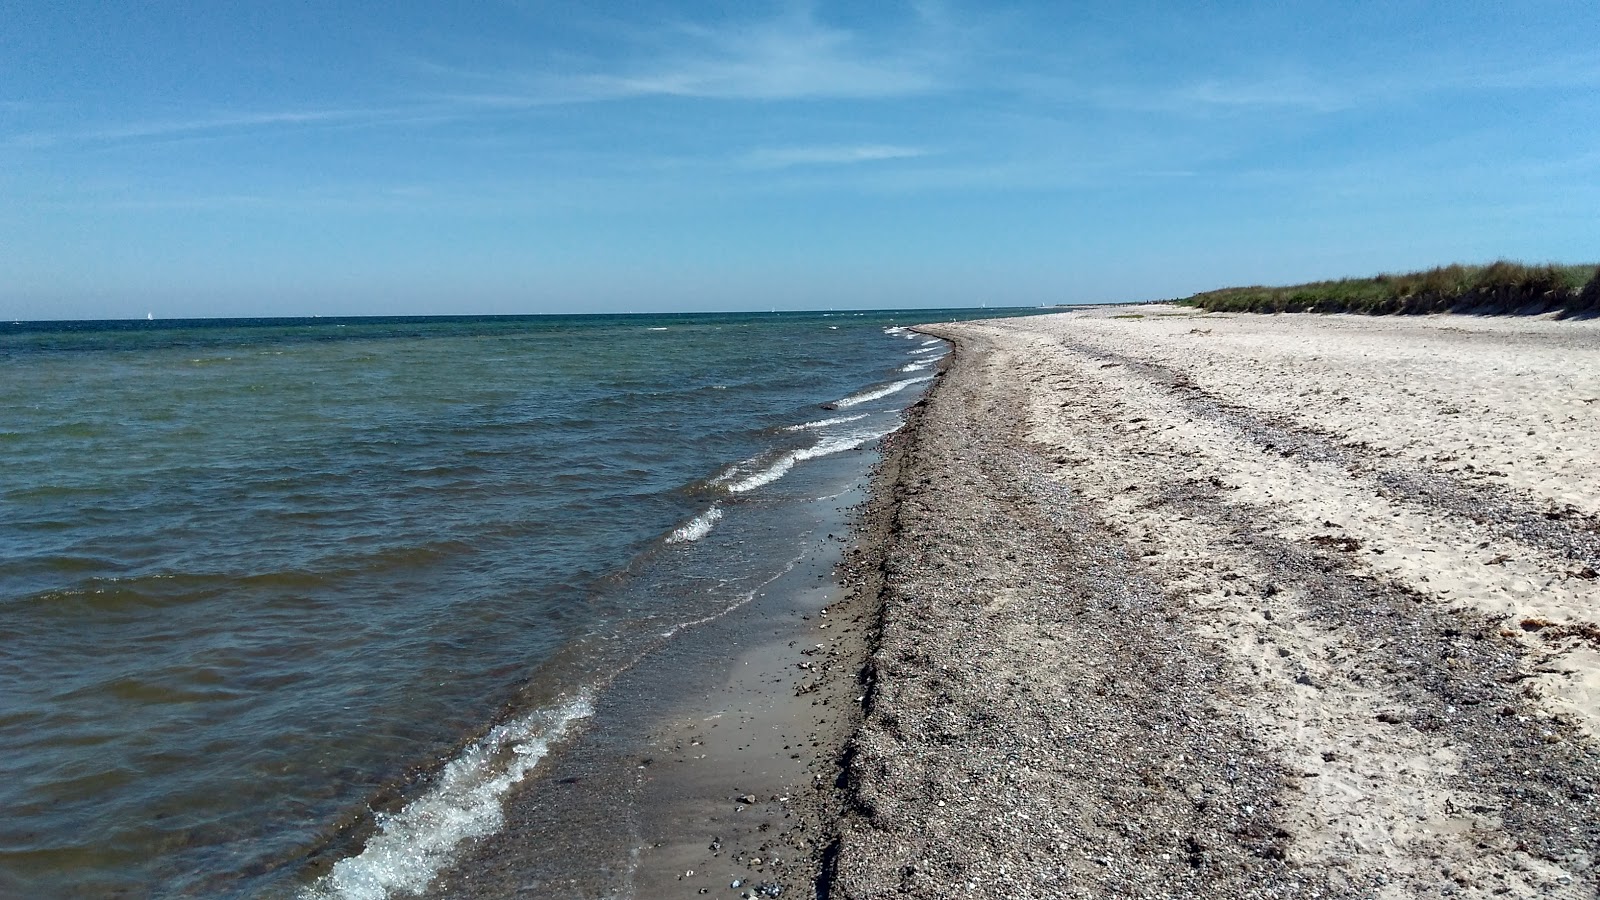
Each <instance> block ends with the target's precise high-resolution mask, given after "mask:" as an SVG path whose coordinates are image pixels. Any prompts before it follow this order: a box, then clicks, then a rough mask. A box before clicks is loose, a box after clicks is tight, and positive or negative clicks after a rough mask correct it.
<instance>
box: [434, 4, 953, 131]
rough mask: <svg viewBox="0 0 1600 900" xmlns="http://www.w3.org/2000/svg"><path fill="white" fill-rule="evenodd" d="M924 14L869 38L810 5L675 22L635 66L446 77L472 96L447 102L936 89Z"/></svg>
mask: <svg viewBox="0 0 1600 900" xmlns="http://www.w3.org/2000/svg"><path fill="white" fill-rule="evenodd" d="M946 31H947V29H945V28H944V27H943V26H942V25H940V24H939V21H938V20H937V19H936V17H935V16H934V15H933V12H932V8H931V7H930V8H929V9H927V10H920V11H919V13H918V15H917V16H916V17H915V18H914V19H913V20H912V21H911V22H910V23H909V24H908V25H907V26H906V28H905V29H903V30H901V31H898V32H896V33H892V34H888V33H886V34H873V35H868V34H865V33H863V32H860V31H853V30H850V29H846V28H840V27H836V26H832V25H828V24H825V23H823V22H821V21H818V19H817V18H816V15H815V13H814V12H813V11H812V9H811V8H810V7H809V6H801V7H796V8H793V9H790V10H788V11H786V12H785V13H784V14H782V15H780V16H777V17H775V18H771V19H766V20H761V21H746V22H727V23H719V24H717V25H705V24H699V23H678V24H676V25H673V26H670V27H667V28H664V29H653V30H651V31H650V32H649V37H648V38H646V39H643V40H642V41H641V42H642V44H643V45H642V46H640V47H637V48H635V49H634V50H633V51H632V52H630V53H628V54H625V56H626V57H630V58H632V59H637V60H638V61H637V62H630V63H627V64H622V65H616V64H611V63H604V62H593V63H591V64H590V65H589V66H588V67H587V70H585V69H584V67H581V66H577V65H574V64H572V63H571V62H570V61H568V63H567V65H566V67H564V68H562V69H559V70H554V69H549V68H544V69H540V68H534V67H530V68H527V69H523V70H513V71H503V72H471V71H468V70H463V69H462V68H460V67H456V66H448V65H441V64H437V63H429V64H427V68H428V69H430V70H432V71H434V72H436V73H441V74H450V73H453V74H455V75H457V76H460V77H461V78H462V79H463V80H465V81H468V82H475V83H476V86H477V89H474V90H470V91H463V92H456V93H453V94H450V95H448V96H450V97H452V98H453V99H455V100H458V101H460V102H466V103H478V104H482V105H486V106H500V107H511V106H534V105H542V104H549V103H581V102H596V101H606V100H619V99H627V98H634V97H687V98H702V99H716V100H808V99H873V98H889V97H901V96H907V95H912V94H918V93H924V92H928V91H932V90H935V89H937V88H939V87H940V86H941V85H942V84H943V74H942V73H943V70H944V68H945V66H946V64H947V63H948V62H949V61H950V59H949V57H950V55H951V54H952V53H954V52H955V51H953V50H952V49H950V48H949V47H948V46H947V45H946V42H945V40H944V39H943V37H941V36H942V35H944V34H945V33H946Z"/></svg>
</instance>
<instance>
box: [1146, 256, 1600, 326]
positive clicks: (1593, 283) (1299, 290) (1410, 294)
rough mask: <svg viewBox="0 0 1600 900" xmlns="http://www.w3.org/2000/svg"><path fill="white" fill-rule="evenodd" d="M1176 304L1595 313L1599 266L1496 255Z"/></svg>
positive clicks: (1230, 291) (1599, 307)
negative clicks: (1481, 261)
mask: <svg viewBox="0 0 1600 900" xmlns="http://www.w3.org/2000/svg"><path fill="white" fill-rule="evenodd" d="M1178 302H1179V303H1182V304H1185V305H1188V306H1197V307H1200V308H1201V309H1205V310H1209V311H1211V312H1327V313H1341V312H1342V313H1367V314H1371V315H1416V314H1421V313H1438V312H1456V313H1473V314H1479V315H1505V314H1523V315H1535V314H1538V313H1547V312H1559V313H1561V314H1562V315H1563V316H1579V315H1582V316H1590V315H1597V314H1600V267H1596V266H1593V265H1582V266H1558V265H1541V266H1530V265H1525V264H1523V263H1515V262H1508V261H1506V260H1500V261H1498V262H1493V263H1490V264H1489V265H1486V266H1464V265H1459V264H1457V265H1449V266H1440V267H1438V268H1435V269H1429V270H1427V271H1425V272H1407V273H1405V274H1400V275H1393V274H1385V275H1377V276H1374V277H1372V278H1343V279H1340V280H1338V281H1317V282H1312V283H1310V284H1298V285H1291V286H1288V287H1262V286H1254V287H1234V288H1223V289H1221V290H1216V291H1206V292H1204V293H1200V294H1195V295H1194V296H1192V297H1188V298H1186V299H1184V300H1180V301H1178Z"/></svg>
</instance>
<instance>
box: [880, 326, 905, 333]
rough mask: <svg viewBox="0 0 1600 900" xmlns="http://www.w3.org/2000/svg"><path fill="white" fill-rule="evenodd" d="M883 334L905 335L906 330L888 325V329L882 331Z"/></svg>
mask: <svg viewBox="0 0 1600 900" xmlns="http://www.w3.org/2000/svg"><path fill="white" fill-rule="evenodd" d="M883 333H884V334H905V333H906V330H905V328H904V327H903V326H900V325H890V326H889V327H888V328H885V329H884V330H883Z"/></svg>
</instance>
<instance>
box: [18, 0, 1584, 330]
mask: <svg viewBox="0 0 1600 900" xmlns="http://www.w3.org/2000/svg"><path fill="white" fill-rule="evenodd" d="M1597 47H1600V3H1595V2H1594V0H1517V2H1485V0H1455V2H1448V3H1446V2H1427V3H1424V2H1413V0H1384V2H1361V0H1357V2H1338V3H1306V2H1293V0H1279V2H1274V3H1237V2H1198V0H1197V2H1182V3H1179V2H1171V3H1154V2H1142V0H1119V2H1074V3H1062V2H1013V3H1005V2H985V3H976V2H966V0H947V2H941V0H920V2H910V3H896V2H874V3H858V2H857V3H827V2H762V0H743V2H674V3H653V2H650V0H635V2H628V3H603V2H600V3H596V2H590V3H552V2H542V0H481V2H477V3H467V4H445V3H435V2H428V3H421V2H408V0H388V2H381V3H378V2H363V0H339V2H328V0H290V2H280V3H261V2H249V3H241V2H232V0H204V2H172V0H150V2H141V3H105V2H101V0H6V2H5V4H4V6H3V12H0V316H3V317H5V318H8V319H58V318H125V317H135V318H143V317H144V316H145V315H146V314H147V313H148V314H153V315H155V316H156V317H158V318H165V317H187V316H268V315H312V314H320V315H401V314H407V315H409V314H418V315H427V314H455V313H485V314H487V313H545V312H619V311H635V312H649V311H666V310H741V309H768V308H778V309H826V308H887V307H937V306H978V305H988V306H1012V305H1020V306H1038V305H1042V304H1057V303H1081V302H1101V301H1119V300H1146V299H1155V298H1165V297H1178V296H1186V295H1188V294H1191V293H1194V292H1196V291H1200V290H1207V289H1211V288H1215V287H1221V286H1225V285H1235V284H1257V283H1271V284H1277V283H1288V282H1296V281H1304V280H1310V279H1319V278H1330V277H1341V276H1354V275H1370V274H1376V273H1378V272H1382V271H1399V270H1411V269H1417V268H1424V267H1428V266H1432V265H1437V264H1442V263H1448V262H1487V261H1490V260H1493V259H1497V258H1510V259H1518V260H1522V261H1527V262H1546V261H1559V262H1568V263H1580V262H1600V50H1597V49H1596V48H1597Z"/></svg>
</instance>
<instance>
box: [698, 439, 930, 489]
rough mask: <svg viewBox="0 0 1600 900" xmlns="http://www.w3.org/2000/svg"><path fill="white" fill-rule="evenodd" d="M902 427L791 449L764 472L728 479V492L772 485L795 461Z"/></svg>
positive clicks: (849, 447) (840, 450) (843, 448)
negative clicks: (736, 479)
mask: <svg viewBox="0 0 1600 900" xmlns="http://www.w3.org/2000/svg"><path fill="white" fill-rule="evenodd" d="M899 428H900V426H899V425H896V426H895V427H894V428H890V429H889V430H888V431H858V432H855V433H852V434H841V435H836V436H834V437H829V438H824V439H822V440H820V441H818V442H816V443H815V444H812V445H811V446H809V447H802V448H800V449H799V450H790V451H789V452H788V453H785V454H783V455H782V456H780V457H778V458H777V459H775V460H773V461H772V462H771V463H768V464H767V467H766V468H764V469H762V470H761V471H759V472H755V473H753V474H750V475H746V476H745V477H743V478H741V479H739V480H738V481H730V482H728V484H727V488H728V490H729V491H731V492H733V493H735V494H742V493H744V492H746V491H753V490H755V489H756V488H758V487H762V486H764V485H768V484H771V483H773V482H774V481H777V480H778V479H779V478H782V477H783V476H785V475H787V474H789V470H790V469H793V468H794V466H795V463H799V462H804V461H806V460H808V459H816V458H817V457H819V456H829V455H831V454H834V453H843V452H844V451H846V450H854V449H855V448H857V447H859V446H861V445H862V444H865V443H867V442H868V441H875V440H877V439H878V438H881V437H883V436H884V435H886V434H892V433H894V432H895V431H897V430H899Z"/></svg>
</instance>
